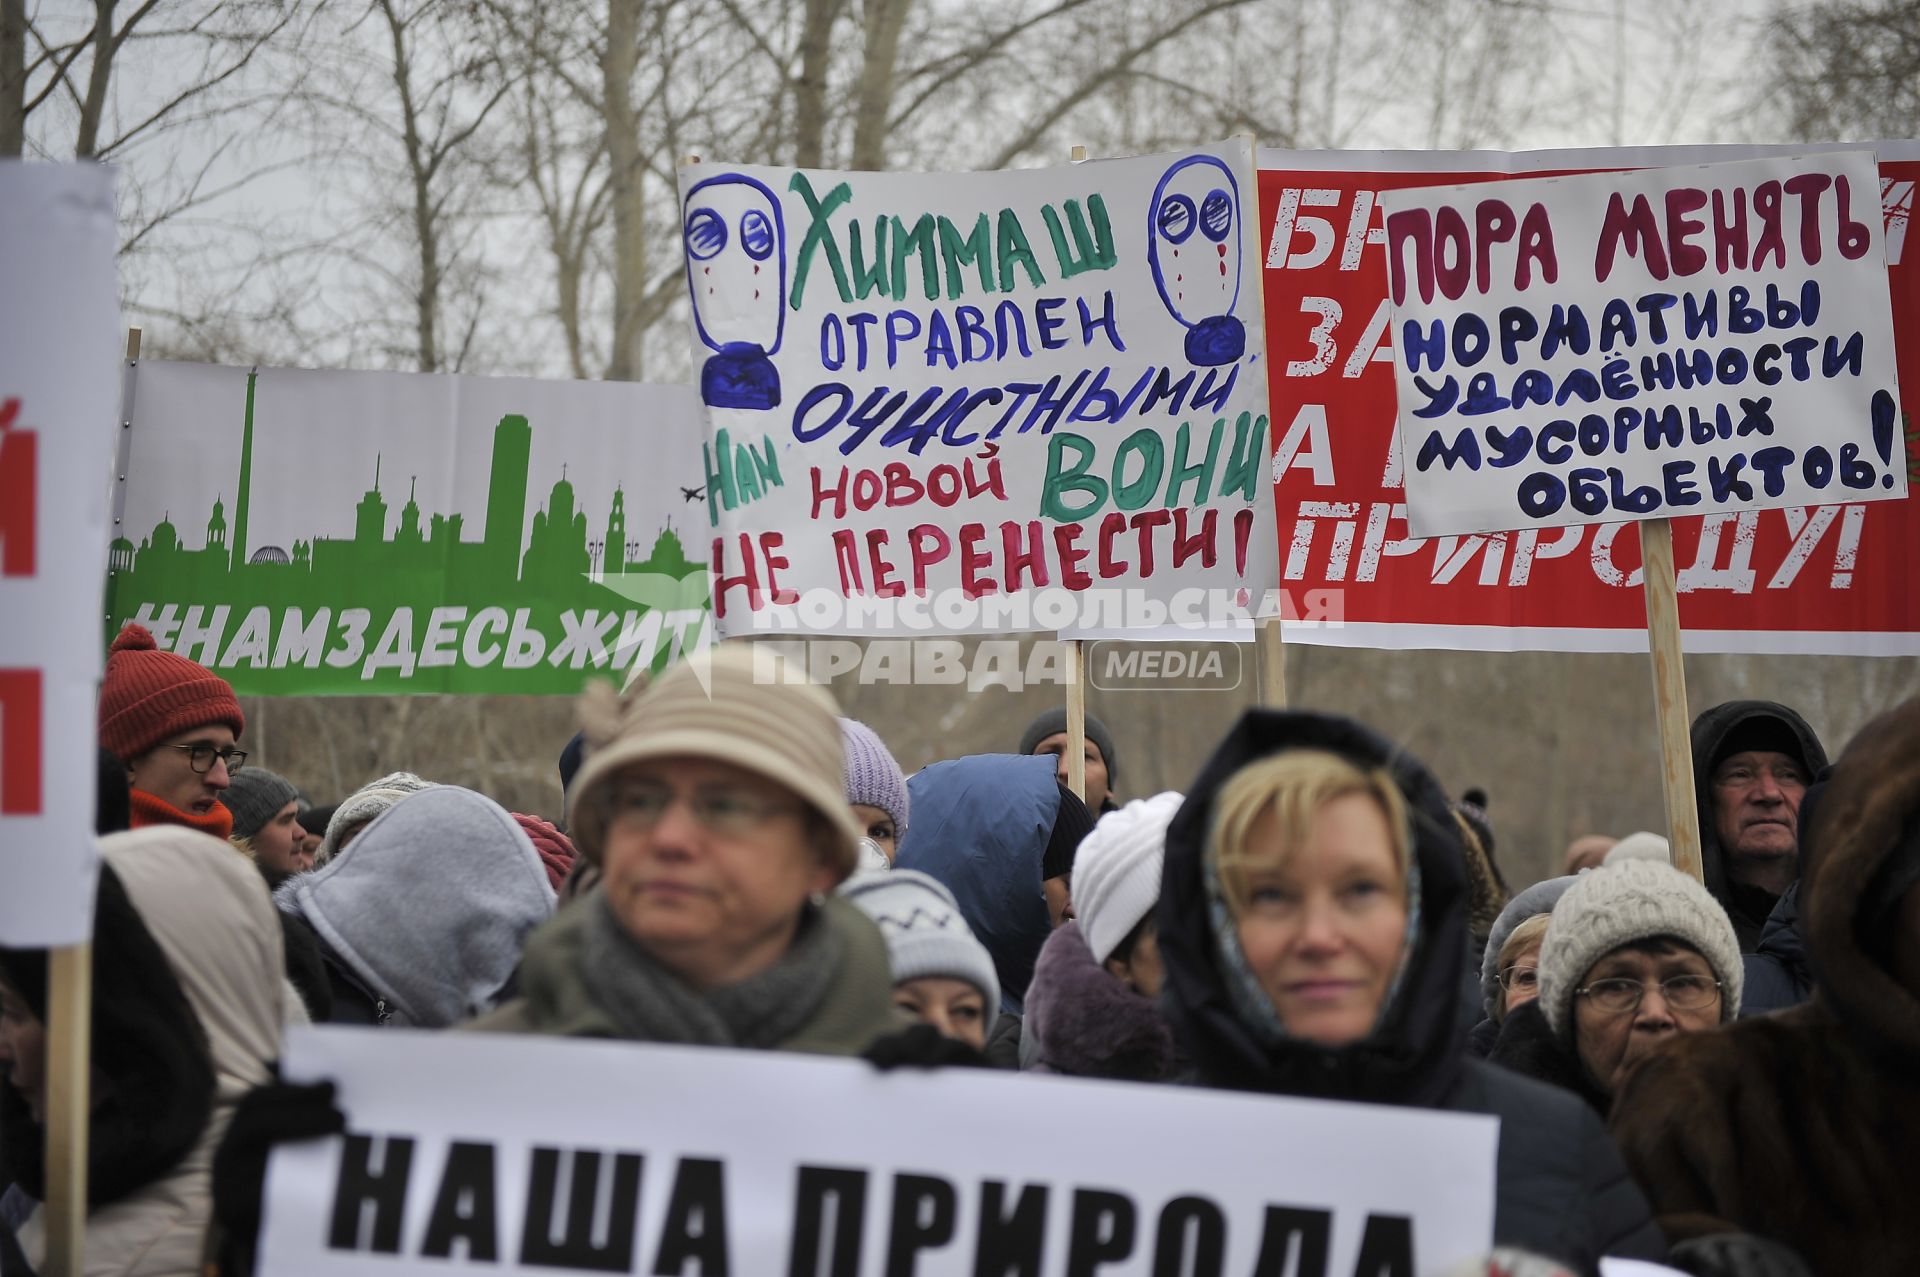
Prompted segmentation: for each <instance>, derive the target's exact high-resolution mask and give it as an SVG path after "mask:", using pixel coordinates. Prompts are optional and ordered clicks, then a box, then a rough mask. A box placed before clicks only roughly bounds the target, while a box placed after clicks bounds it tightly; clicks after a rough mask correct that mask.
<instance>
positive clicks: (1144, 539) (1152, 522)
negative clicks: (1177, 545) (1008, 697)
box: [1131, 510, 1173, 577]
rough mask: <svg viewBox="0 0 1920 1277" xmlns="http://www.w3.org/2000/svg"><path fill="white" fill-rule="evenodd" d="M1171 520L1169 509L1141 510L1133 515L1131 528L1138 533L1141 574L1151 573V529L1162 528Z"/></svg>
mask: <svg viewBox="0 0 1920 1277" xmlns="http://www.w3.org/2000/svg"><path fill="white" fill-rule="evenodd" d="M1172 522H1173V513H1172V512H1171V511H1169V510H1142V511H1141V512H1140V513H1139V514H1136V515H1134V516H1133V518H1132V520H1131V523H1132V524H1133V529H1134V531H1136V532H1138V533H1139V534H1140V575H1141V576H1143V577H1148V576H1152V575H1153V530H1154V529H1155V528H1164V527H1166V526H1167V525H1168V524H1169V523H1172Z"/></svg>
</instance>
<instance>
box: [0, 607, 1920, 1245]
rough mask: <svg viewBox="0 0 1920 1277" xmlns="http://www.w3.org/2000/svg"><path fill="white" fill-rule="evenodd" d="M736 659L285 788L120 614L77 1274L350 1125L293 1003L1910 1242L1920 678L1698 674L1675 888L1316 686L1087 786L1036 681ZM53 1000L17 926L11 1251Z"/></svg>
mask: <svg viewBox="0 0 1920 1277" xmlns="http://www.w3.org/2000/svg"><path fill="white" fill-rule="evenodd" d="M695 666H697V667H698V668H697V669H696V668H695ZM755 675H756V663H755V661H754V659H753V658H752V656H751V654H750V652H749V651H748V650H747V649H744V648H741V647H737V646H734V645H724V646H722V647H720V648H717V649H713V650H710V651H709V652H704V653H700V654H697V655H696V656H695V657H693V658H691V660H690V661H689V662H686V663H683V664H681V665H679V666H676V667H675V668H674V669H672V670H670V671H669V672H667V673H666V674H665V675H663V676H661V677H660V678H659V679H657V680H656V681H654V682H653V683H652V684H651V685H650V686H648V687H645V688H644V689H642V690H639V691H637V692H636V693H634V694H632V695H629V696H627V697H624V698H623V697H622V696H620V695H618V694H616V693H615V692H614V691H613V690H612V689H611V688H610V687H606V686H596V687H593V688H591V689H589V691H588V692H587V693H585V694H584V695H583V697H582V698H581V704H580V723H581V730H580V733H579V734H578V735H577V736H576V737H575V738H574V739H573V740H572V741H569V742H567V743H566V746H565V748H564V749H563V750H561V752H560V777H561V783H562V789H563V794H564V812H563V816H564V818H563V820H562V821H560V822H557V823H556V822H549V821H547V820H544V819H541V818H540V817H538V816H535V815H531V814H525V813H514V812H509V811H507V810H505V809H504V808H502V807H501V806H500V805H499V804H498V803H496V802H494V801H493V800H492V799H490V798H488V797H487V796H485V795H483V794H480V793H477V792H474V791H473V790H470V789H465V788H461V787H458V786H453V785H444V784H436V783H433V782H432V781H431V780H429V779H426V778H422V777H420V776H417V775H414V774H411V773H409V772H404V771H399V772H394V773H392V774H390V775H386V776H382V777H380V778H379V779H377V780H374V781H372V782H371V783H369V784H368V785H366V786H365V787H363V788H362V789H360V790H358V791H357V792H355V793H353V794H350V795H346V796H344V797H342V798H341V800H340V801H339V802H338V803H337V804H336V805H333V806H331V807H327V806H313V805H312V804H310V803H309V802H308V800H307V797H306V796H305V795H304V794H303V793H302V791H301V789H300V788H299V787H298V786H297V785H295V784H294V783H293V782H292V781H291V780H289V779H287V778H283V777H281V776H278V775H275V774H274V773H273V772H271V771H268V770H266V769H264V768H260V767H254V766H249V765H246V751H245V749H244V746H243V743H242V742H243V740H244V735H245V728H246V723H245V717H244V715H243V714H242V712H241V707H240V703H239V701H238V699H237V698H236V697H235V696H234V694H233V691H232V689H231V688H230V687H229V686H228V685H227V684H226V683H225V682H224V681H222V680H221V679H220V678H219V677H218V676H217V675H215V674H214V673H213V672H211V671H209V670H207V669H205V668H203V667H201V666H199V665H197V664H195V663H193V662H192V661H190V660H188V659H186V658H185V657H183V656H180V655H177V654H174V653H170V652H165V651H161V650H159V649H158V648H157V647H156V645H155V644H154V641H153V639H152V636H151V635H149V634H148V633H147V632H146V631H144V630H142V629H141V628H140V627H138V626H128V627H127V629H126V630H125V631H124V632H123V633H122V634H121V636H120V637H119V639H118V640H117V641H116V642H115V643H114V644H113V649H112V652H111V654H110V657H109V660H108V664H107V669H106V675H105V679H104V681H103V684H102V688H101V696H100V717H99V744H100V749H101V771H100V789H99V792H100V810H99V825H100V835H101V836H100V840H99V846H100V852H101V874H100V889H99V894H98V899H97V904H96V942H95V970H96V974H95V994H94V1008H93V1017H94V1018H93V1028H92V1041H93V1073H94V1081H93V1094H94V1106H93V1111H92V1116H91V1143H90V1146H89V1149H88V1167H89V1214H88V1218H87V1230H86V1248H87V1270H88V1272H90V1273H99V1274H134V1273H140V1274H181V1275H185V1274H190V1273H199V1272H208V1271H212V1272H224V1273H244V1272H248V1271H251V1270H252V1269H253V1267H254V1256H255V1246H256V1243H257V1237H258V1229H259V1224H260V1191H261V1179H262V1177H263V1172H264V1167H265V1165H266V1159H267V1157H268V1156H269V1154H270V1153H271V1151H272V1149H273V1148H274V1147H275V1146H276V1144H277V1143H279V1142H283V1141H286V1140H292V1139H300V1138H307V1137H312V1136H317V1135H321V1134H325V1133H327V1132H330V1131H337V1130H340V1129H341V1128H342V1123H343V1121H344V1118H343V1115H342V1114H341V1113H340V1112H339V1111H338V1109H337V1108H336V1107H335V1106H334V1104H333V1099H332V1093H331V1090H330V1088H329V1087H328V1086H326V1085H324V1084H322V1085H317V1086H297V1085H292V1084H288V1083H285V1082H282V1081H280V1080H279V1079H278V1077H277V1074H276V1072H275V1064H276V1061H277V1059H278V1058H279V1055H280V1048H281V1043H282V1035H283V1033H284V1031H285V1029H286V1028H287V1027H288V1026H292V1025H300V1024H307V1023H341V1024H352V1025H363V1026H369V1027H370V1028H373V1029H377V1028H379V1027H384V1026H404V1027H411V1028H415V1029H425V1030H448V1029H450V1030H455V1031H459V1032H492V1033H531V1034H547V1035H559V1036H567V1037H593V1038H607V1039H619V1040H627V1041H637V1042H657V1043H680V1044H692V1045H701V1046H709V1047H721V1048H734V1049H744V1050H765V1051H796V1052H808V1053H815V1054H825V1055H841V1056H857V1057H862V1058H864V1059H866V1060H868V1061H871V1062H872V1064H873V1065H874V1066H875V1067H879V1068H901V1067H910V1068H926V1069H939V1068H950V1067H984V1068H994V1069H1002V1070H1009V1071H1020V1072H1025V1073H1032V1074H1042V1075H1045V1074H1051V1075H1066V1076H1074V1077H1094V1078H1107V1079H1120V1080H1125V1081H1129V1082H1133V1083H1137V1084H1145V1085H1183V1086H1199V1087H1214V1088H1224V1089H1230V1090H1234V1091H1240V1092H1251V1093H1266V1094H1279V1095H1291V1096H1301V1097H1309V1098H1316V1099H1324V1100H1332V1101H1360V1102H1367V1103H1373V1104H1388V1105H1400V1106H1410V1107H1416V1108H1424V1109H1438V1110H1449V1111H1455V1112H1463V1113H1480V1114H1492V1115H1495V1116H1497V1117H1498V1118H1499V1119H1500V1127H1499V1142H1498V1152H1497V1163H1496V1203H1495V1215H1494V1224H1493V1240H1494V1244H1495V1247H1496V1250H1495V1252H1494V1255H1493V1256H1490V1257H1489V1258H1488V1260H1487V1262H1486V1264H1484V1265H1482V1266H1481V1267H1479V1268H1477V1269H1476V1270H1475V1271H1502V1272H1539V1273H1560V1272H1566V1273H1575V1274H1594V1273H1597V1272H1598V1271H1599V1264H1600V1261H1601V1260H1602V1258H1603V1257H1619V1258H1624V1259H1641V1260H1647V1261H1655V1262H1661V1263H1666V1264H1669V1265H1671V1266H1673V1267H1676V1268H1679V1269H1682V1270H1684V1271H1688V1272H1694V1273H1712V1274H1736V1273H1751V1274H1756V1275H1773V1274H1779V1275H1782V1277H1786V1275H1792V1274H1816V1273H1820V1274H1824V1273H1847V1274H1858V1275H1862V1277H1873V1275H1877V1274H1887V1275H1892V1274H1905V1273H1909V1272H1913V1271H1916V1270H1920V1215H1915V1214H1910V1213H1908V1212H1907V1211H1906V1210H1904V1209H1903V1207H1902V1206H1901V1200H1902V1199H1903V1198H1904V1196H1905V1195H1906V1193H1907V1192H1908V1191H1909V1188H1908V1185H1907V1183H1906V1179H1905V1172H1906V1171H1907V1170H1909V1169H1910V1168H1911V1167H1913V1166H1915V1165H1920V699H1916V700H1912V701H1909V702H1907V703H1906V704H1904V705H1902V706H1899V707H1897V708H1895V709H1893V710H1890V711H1889V712H1887V713H1886V714H1884V715H1883V716H1881V717H1880V718H1878V719H1876V720H1874V721H1873V722H1871V723H1870V724H1868V725H1867V726H1866V727H1865V728H1864V729H1862V730H1861V731H1860V733H1859V734H1858V735H1857V736H1856V737H1855V738H1854V740H1853V741H1852V742H1851V743H1850V744H1849V745H1848V746H1847V747H1846V748H1845V750H1843V751H1842V752H1841V754H1840V756H1839V758H1838V761H1837V762H1834V763H1832V764H1829V762H1828V759H1827V756H1826V753H1825V751H1824V749H1823V747H1822V745H1821V742H1820V741H1819V739H1818V738H1817V737H1816V735H1815V733H1814V732H1813V730H1812V729H1811V728H1810V727H1809V726H1808V724H1807V723H1806V721H1805V720H1804V719H1802V718H1801V717H1800V715H1798V714H1797V713H1795V712H1794V711H1793V710H1791V709H1789V708H1787V707H1785V706H1783V705H1778V704H1774V703H1771V702H1763V701H1741V702H1735V703H1731V704H1726V705H1720V706H1716V707H1714V708H1712V709H1710V710H1708V711H1706V712H1705V713H1703V714H1701V715H1700V717H1699V719H1698V720H1697V721H1696V722H1695V724H1694V731H1693V755H1694V763H1695V768H1696V782H1697V784H1696V788H1697V793H1698V799H1699V817H1700V829H1701V834H1702V840H1703V843H1704V868H1705V872H1704V881H1700V880H1696V879H1695V878H1694V877H1692V876H1690V875H1689V874H1687V873H1684V872H1682V871H1681V870H1679V869H1677V868H1675V867H1674V866H1673V864H1672V863H1671V861H1670V858H1669V850H1668V847H1667V845H1666V841H1665V840H1664V839H1662V838H1660V837H1658V836H1656V835H1652V834H1637V835H1633V836H1630V837H1628V838H1625V839H1621V840H1619V841H1618V842H1614V841H1612V840H1610V839H1597V840H1596V839H1586V838H1583V839H1579V840H1576V841H1575V843H1574V844H1573V845H1571V846H1570V847H1569V848H1568V855H1567V873H1566V875H1565V876H1562V877H1557V878H1553V879H1549V880H1547V881H1544V882H1540V883H1535V884H1532V885H1530V886H1526V887H1524V888H1523V889H1521V890H1519V891H1517V892H1515V891H1512V890H1511V889H1510V887H1509V884H1508V883H1507V881H1506V879H1505V876H1504V875H1503V873H1502V872H1501V869H1500V865H1499V859H1498V856H1497V848H1496V841H1495V837H1494V831H1493V827H1492V825H1491V823H1490V821H1489V819H1488V815H1487V800H1486V796H1485V795H1484V794H1482V793H1479V792H1472V793H1469V794H1467V795H1465V796H1464V797H1462V798H1460V799H1453V798H1450V797H1449V793H1448V791H1447V790H1446V789H1445V788H1443V786H1442V785H1441V783H1440V781H1439V780H1438V779H1437V778H1436V776H1435V774H1434V772H1433V771H1432V770H1431V769H1430V768H1429V767H1428V766H1427V765H1426V764H1425V763H1423V762H1422V761H1421V760H1419V759H1417V758H1415V757H1413V756H1412V755H1410V754H1409V753H1408V752H1407V751H1406V750H1405V749H1403V748H1401V747H1399V746H1397V745H1396V744H1394V743H1393V741H1392V740H1391V739H1390V738H1389V737H1388V736H1386V735H1383V734H1381V733H1379V732H1376V731H1375V730H1373V729H1371V728H1369V727H1367V726H1365V725H1362V724H1360V723H1356V722H1353V721H1351V720H1349V719H1345V718H1342V717H1339V716H1336V715H1331V714H1322V713H1313V712H1307V711H1276V710H1250V711H1248V712H1247V713H1246V714H1245V715H1244V716H1243V717H1242V718H1241V719H1240V721H1239V722H1238V723H1237V724H1235V725H1234V727H1233V728H1232V730H1231V731H1230V732H1229V733H1228V734H1227V735H1226V737H1225V738H1224V739H1223V740H1222V741H1221V742H1220V743H1219V745H1218V746H1217V747H1216V748H1215V750H1214V751H1213V753H1212V756H1211V758H1210V759H1209V760H1208V761H1207V763H1206V764H1205V766H1204V767H1203V768H1202V769H1201V770H1200V772H1199V774H1198V776H1196V777H1195V778H1194V780H1193V782H1192V783H1191V784H1190V785H1189V786H1188V787H1187V788H1186V790H1185V792H1184V793H1161V794H1155V795H1150V796H1145V797H1139V798H1134V799H1133V800H1131V801H1122V800H1121V798H1120V797H1119V795H1120V793H1121V792H1123V791H1121V789H1120V785H1121V783H1122V777H1123V775H1124V773H1123V772H1122V769H1121V761H1122V759H1121V757H1120V754H1119V751H1118V749H1117V746H1116V742H1115V741H1114V739H1113V737H1112V735H1111V733H1110V732H1108V731H1107V729H1106V728H1105V726H1104V725H1102V724H1101V723H1100V722H1099V721H1098V720H1097V719H1094V718H1089V719H1087V722H1086V730H1085V763H1086V767H1085V773H1086V779H1085V787H1084V798H1083V797H1082V796H1080V795H1078V794H1076V793H1075V792H1074V791H1073V790H1072V789H1070V788H1069V787H1068V784H1067V765H1066V759H1065V756H1064V755H1065V751H1066V750H1067V748H1068V740H1069V736H1068V733H1067V730H1066V722H1065V717H1064V715H1063V714H1062V713H1061V712H1059V711H1055V712H1053V713H1051V714H1047V715H1042V716H1041V717H1040V718H1039V719H1037V720H1036V721H1034V722H1033V723H1032V724H1031V725H1029V726H1028V727H1027V729H1026V730H1025V731H1024V732H1023V733H1021V734H1020V736H1019V737H1018V738H1017V747H1016V748H1014V749H1013V750H1012V751H1011V752H1009V753H1006V754H990V755H974V756H969V757H964V758H955V759H947V760H943V761H939V762H935V763H933V764H931V765H930V766H927V767H924V768H922V769H920V770H919V771H917V772H915V773H914V774H913V775H911V776H907V775H905V774H903V771H902V769H901V768H900V766H899V765H898V763H897V762H896V760H895V758H894V756H893V755H892V753H891V752H890V751H889V750H888V748H887V746H886V744H885V743H884V741H882V739H881V738H880V737H879V736H878V735H877V734H876V733H875V732H874V731H872V730H871V729H870V728H869V727H868V726H866V725H865V724H862V723H858V722H855V721H852V720H849V719H845V718H841V717H839V716H838V714H837V710H836V706H835V705H834V703H833V701H832V699H831V697H830V696H829V695H828V694H827V693H826V691H824V690H823V689H821V688H819V687H815V686H811V685H808V684H805V683H802V682H776V683H764V682H760V681H757V680H756V677H755ZM1009 739H1010V740H1013V739H1015V738H1014V737H1013V735H1012V733H1011V732H1009ZM393 761H394V762H396V763H404V762H405V761H406V760H404V759H397V760H393ZM46 1016H47V957H46V954H45V953H44V952H34V951H25V950H14V951H0V1070H4V1072H5V1074H6V1082H7V1084H6V1085H5V1086H4V1087H0V1184H3V1185H4V1186H5V1192H4V1197H0V1274H4V1277H13V1275H14V1274H16V1273H20V1274H31V1273H33V1272H34V1271H35V1268H36V1265H38V1264H39V1263H40V1262H41V1261H42V1259H43V1257H44V1255H45V1247H46V1229H45V1224H44V1210H43V1208H42V1206H41V1199H42V1198H43V1197H44V1195H45V1189H46V1184H45V1168H44V1166H43V1163H42V1147H43V1140H44V1123H45V1121H46V1118H47V1089H48V1078H47V1065H46V1045H45V1021H46ZM1047 1084H1048V1083H1047V1082H1045V1081H1036V1082H1034V1083H1033V1085H1036V1086H1040V1085H1047ZM1108 1094H1110V1095H1111V1096H1112V1103H1113V1104H1114V1105H1115V1110H1116V1111H1115V1117H1116V1120H1124V1107H1125V1105H1126V1104H1127V1103H1128V1102H1129V1100H1130V1098H1131V1097H1132V1096H1134V1095H1136V1094H1141V1093H1140V1092H1135V1091H1130V1090H1127V1089H1124V1088H1115V1089H1113V1090H1111V1091H1110V1092H1108ZM1035 1138H1037V1139H1044V1138H1048V1136H1047V1134H1046V1133H1043V1132H1036V1133H1035ZM1269 1152H1270V1155H1271V1156H1272V1157H1274V1158H1285V1157H1287V1156H1288V1150H1286V1149H1284V1148H1276V1149H1273V1150H1270V1151H1269Z"/></svg>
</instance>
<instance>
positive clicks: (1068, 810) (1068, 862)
mask: <svg viewBox="0 0 1920 1277" xmlns="http://www.w3.org/2000/svg"><path fill="white" fill-rule="evenodd" d="M1054 783H1055V785H1056V786H1057V787H1058V788H1059V790H1060V806H1059V807H1058V808H1057V809H1056V810H1055V811H1054V813H1053V832H1052V833H1051V834H1049V835H1047V849H1046V851H1045V852H1043V853H1042V854H1041V856H1040V879H1041V881H1042V882H1046V881H1050V880H1052V879H1054V878H1064V877H1066V876H1067V875H1068V874H1070V873H1072V872H1073V857H1074V854H1075V853H1076V852H1078V851H1079V850H1080V842H1081V840H1082V839H1084V838H1085V837H1086V836H1087V835H1088V834H1090V833H1092V832H1093V813H1092V812H1090V811H1088V810H1087V805H1086V804H1085V803H1083V802H1081V801H1080V800H1079V799H1078V798H1076V797H1075V796H1074V793H1073V791H1072V790H1071V789H1068V788H1067V787H1066V786H1065V785H1061V784H1059V782H1058V781H1056V782H1054Z"/></svg>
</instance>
